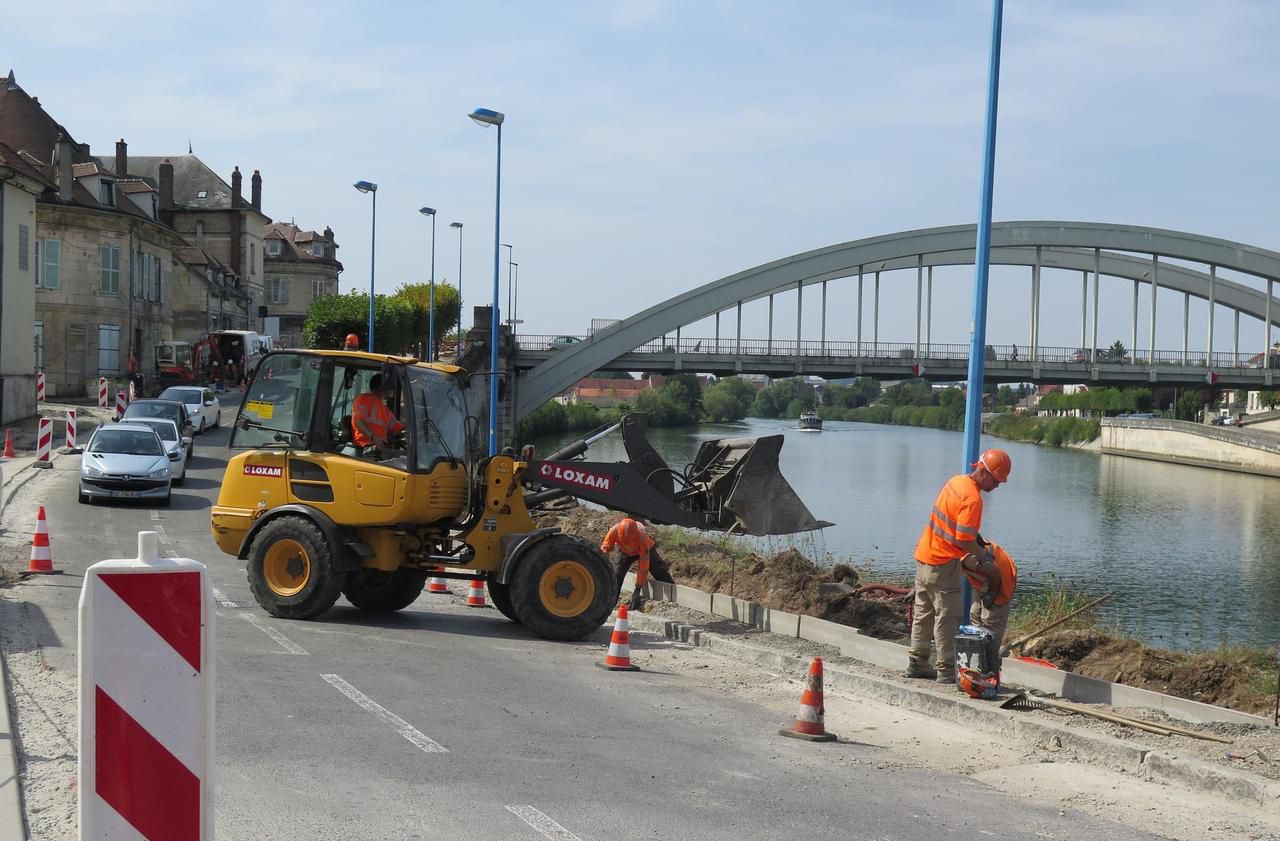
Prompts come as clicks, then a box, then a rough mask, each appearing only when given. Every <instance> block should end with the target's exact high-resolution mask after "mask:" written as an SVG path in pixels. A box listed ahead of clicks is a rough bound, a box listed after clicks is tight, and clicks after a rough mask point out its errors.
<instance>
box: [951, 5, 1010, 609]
mask: <svg viewBox="0 0 1280 841" xmlns="http://www.w3.org/2000/svg"><path fill="white" fill-rule="evenodd" d="M1003 17H1004V0H992V13H991V61H990V64H989V66H988V71H987V129H986V140H985V142H984V145H983V154H982V198H981V202H980V205H979V209H978V217H979V218H978V243H977V250H976V252H975V254H974V261H973V262H974V279H973V324H972V332H971V333H970V337H969V390H968V393H967V394H966V395H965V401H964V467H963V468H962V470H963V472H965V473H968V472H969V471H970V470H972V465H973V464H974V462H976V461H977V460H978V455H979V447H980V446H981V443H982V442H981V435H982V381H983V374H984V367H985V366H984V351H985V349H986V346H987V279H988V275H989V273H990V269H991V194H992V183H993V181H994V179H995V168H996V108H997V105H998V102H999V98H1000V25H1001V20H1002V18H1003ZM972 599H973V592H972V588H971V587H970V585H969V580H968V579H967V578H966V579H965V582H964V613H963V614H961V616H962V620H961V621H967V620H966V619H965V618H964V617H968V615H969V605H970V603H971V601H972Z"/></svg>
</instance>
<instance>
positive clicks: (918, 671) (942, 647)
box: [905, 450, 1013, 683]
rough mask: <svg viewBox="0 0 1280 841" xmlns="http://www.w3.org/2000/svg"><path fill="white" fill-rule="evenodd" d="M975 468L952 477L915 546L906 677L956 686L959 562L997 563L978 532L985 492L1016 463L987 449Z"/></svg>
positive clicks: (960, 596) (1000, 481) (960, 604)
mask: <svg viewBox="0 0 1280 841" xmlns="http://www.w3.org/2000/svg"><path fill="white" fill-rule="evenodd" d="M972 467H973V470H972V472H970V473H967V474H964V473H962V474H960V475H958V476H952V477H951V478H950V479H948V480H947V483H946V484H945V485H943V486H942V490H941V491H940V492H939V493H938V498H937V499H936V500H935V501H934V503H933V510H932V511H930V512H929V521H928V522H927V523H926V524H925V527H924V531H923V533H921V535H920V540H919V541H918V542H917V543H916V551H915V557H916V581H915V612H914V615H913V617H912V621H911V649H910V653H909V654H908V661H907V670H906V672H905V675H906V676H907V677H911V678H935V679H936V680H937V681H938V683H954V682H955V679H956V656H955V636H956V632H957V631H958V630H959V628H960V619H961V614H962V613H963V612H964V596H963V593H962V591H961V578H960V560H961V559H962V558H964V557H965V556H966V555H973V556H975V557H976V558H978V559H980V560H981V561H983V562H994V556H993V553H992V551H991V549H990V548H988V547H987V546H986V545H985V544H984V541H983V540H982V536H981V535H980V534H979V533H978V531H979V529H980V528H981V527H982V495H981V493H980V492H982V493H990V492H991V491H993V490H995V489H996V488H998V487H999V486H1000V485H1002V484H1003V483H1004V482H1007V481H1008V480H1009V471H1010V469H1011V468H1012V467H1013V464H1012V462H1011V461H1010V459H1009V454H1008V453H1006V452H1005V451H1004V450H987V451H986V452H985V453H983V454H982V455H981V456H980V457H979V458H978V460H977V461H976V462H974V463H973V465H972ZM930 643H932V644H933V647H934V649H935V654H936V656H935V661H934V663H935V668H934V669H930V668H929V666H928V660H929V645H930Z"/></svg>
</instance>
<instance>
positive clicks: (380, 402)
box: [351, 374, 405, 452]
mask: <svg viewBox="0 0 1280 841" xmlns="http://www.w3.org/2000/svg"><path fill="white" fill-rule="evenodd" d="M394 396H395V395H394V387H388V388H385V389H384V388H383V384H382V375H381V374H374V375H373V377H372V378H371V379H370V380H369V390H368V391H366V392H365V393H364V394H361V395H360V396H358V397H357V398H356V399H355V402H354V403H353V404H352V405H351V438H352V440H353V441H355V443H356V446H357V447H359V448H360V449H361V451H362V452H368V451H370V450H386V449H392V447H391V440H392V438H393V437H394V436H396V435H399V434H400V433H402V432H404V429H405V426H404V424H403V423H401V422H400V419H399V418H397V417H396V416H395V413H394V412H392V411H391V410H390V409H388V408H387V402H386V401H387V400H389V399H391V398H392V397H394Z"/></svg>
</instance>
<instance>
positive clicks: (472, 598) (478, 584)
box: [467, 578, 489, 607]
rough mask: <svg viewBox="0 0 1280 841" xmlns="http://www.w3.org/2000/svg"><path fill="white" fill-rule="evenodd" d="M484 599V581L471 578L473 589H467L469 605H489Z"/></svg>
mask: <svg viewBox="0 0 1280 841" xmlns="http://www.w3.org/2000/svg"><path fill="white" fill-rule="evenodd" d="M488 606H489V605H487V604H485V601H484V582H483V581H481V580H480V579H478V578H473V579H471V589H470V590H468V591H467V607H488Z"/></svg>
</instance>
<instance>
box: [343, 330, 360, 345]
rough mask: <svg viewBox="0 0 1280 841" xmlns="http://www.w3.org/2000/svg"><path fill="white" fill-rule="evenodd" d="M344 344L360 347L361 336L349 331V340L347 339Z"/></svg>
mask: <svg viewBox="0 0 1280 841" xmlns="http://www.w3.org/2000/svg"><path fill="white" fill-rule="evenodd" d="M344 346H345V347H360V337H359V336H357V335H356V334H355V333H348V334H347V341H346V344H345V345H344Z"/></svg>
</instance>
